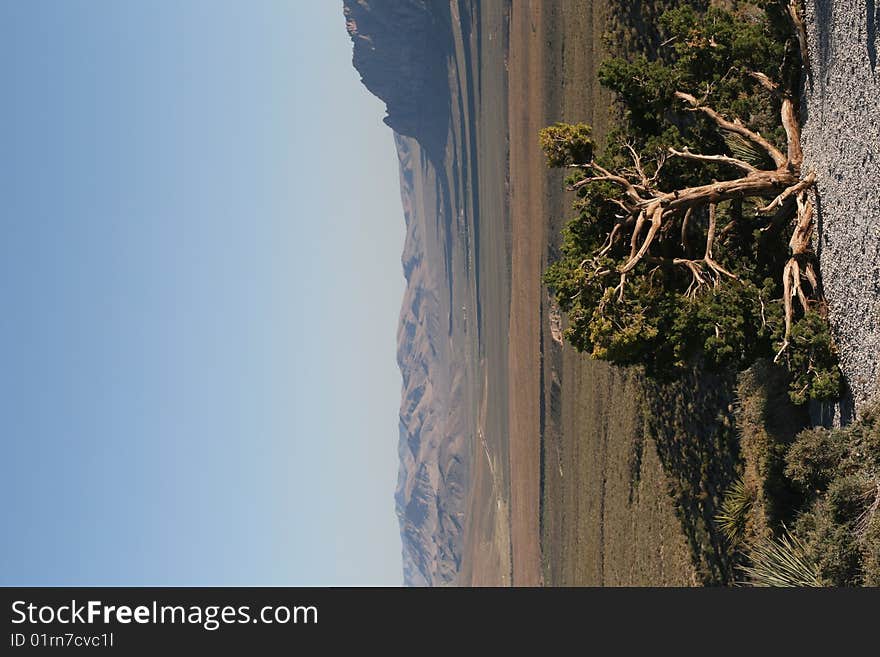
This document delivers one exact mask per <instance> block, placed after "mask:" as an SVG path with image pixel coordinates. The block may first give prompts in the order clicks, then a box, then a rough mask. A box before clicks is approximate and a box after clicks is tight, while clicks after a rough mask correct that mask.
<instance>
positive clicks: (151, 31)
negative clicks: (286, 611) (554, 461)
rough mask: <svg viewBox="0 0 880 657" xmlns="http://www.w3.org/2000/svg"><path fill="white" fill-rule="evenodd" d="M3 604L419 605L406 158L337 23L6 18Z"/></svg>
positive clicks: (126, 8)
mask: <svg viewBox="0 0 880 657" xmlns="http://www.w3.org/2000/svg"><path fill="white" fill-rule="evenodd" d="M0 26H2V27H0V31H2V32H0V34H2V38H0V79H2V80H3V85H4V89H3V100H2V103H0V145H2V155H0V192H2V193H0V206H2V210H0V222H2V234H0V301H2V311H0V357H2V368H0V422H2V424H0V431H2V444H3V456H2V460H0V495H2V499H3V505H2V511H0V514H2V516H0V519H2V526H3V540H2V541H0V559H2V565H0V576H2V580H0V584H7V585H8V584H20V585H50V584H58V585H65V584H73V585H76V584H80V585H84V584H91V585H125V584H129V585H163V584H164V585H247V584H250V585H337V584H399V583H401V582H402V574H401V565H400V537H399V532H398V527H397V520H396V517H395V515H394V500H393V492H394V486H395V484H396V478H397V437H398V424H397V411H398V405H399V403H400V375H399V372H398V370H397V366H396V361H395V348H396V331H397V318H398V312H399V306H400V300H401V296H402V293H403V284H404V281H403V276H402V272H401V267H400V253H401V249H402V244H403V215H402V211H401V207H400V193H399V187H398V178H397V158H396V155H395V152H394V146H393V140H392V135H391V132H390V130H389V129H388V128H387V127H385V126H384V125H383V124H382V123H381V118H382V116H383V114H384V108H383V106H382V104H381V103H380V102H379V101H378V100H377V99H375V98H374V97H372V96H371V95H369V93H368V92H367V91H366V90H365V89H364V88H363V86H362V85H361V84H360V81H359V77H358V75H357V73H356V71H355V70H354V69H353V68H352V66H351V43H350V40H349V38H348V35H347V34H346V32H345V23H344V19H343V15H342V4H341V2H331V1H329V0H311V1H309V2H293V1H290V0H258V1H255V2H245V1H244V0H238V1H231V0H228V1H227V0H186V1H178V0H161V1H160V0H155V1H149V2H148V1H147V0H139V1H135V0H66V1H65V2H54V1H48V0H18V1H15V0H6V1H4V2H0Z"/></svg>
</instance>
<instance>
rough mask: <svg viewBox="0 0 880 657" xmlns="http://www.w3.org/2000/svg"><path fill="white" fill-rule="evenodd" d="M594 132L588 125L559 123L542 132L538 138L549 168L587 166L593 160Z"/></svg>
mask: <svg viewBox="0 0 880 657" xmlns="http://www.w3.org/2000/svg"><path fill="white" fill-rule="evenodd" d="M592 131H593V130H592V128H591V127H590V126H588V125H587V124H586V123H577V124H570V123H557V124H555V125H552V126H549V127H547V128H544V129H543V130H541V131H540V133H539V135H538V137H539V140H540V143H541V149H542V150H543V151H544V154H545V155H546V156H547V166H550V167H565V166H571V165H575V164H585V163H586V162H589V161H590V160H591V159H593V140H592V139H591V138H590V134H591V133H592Z"/></svg>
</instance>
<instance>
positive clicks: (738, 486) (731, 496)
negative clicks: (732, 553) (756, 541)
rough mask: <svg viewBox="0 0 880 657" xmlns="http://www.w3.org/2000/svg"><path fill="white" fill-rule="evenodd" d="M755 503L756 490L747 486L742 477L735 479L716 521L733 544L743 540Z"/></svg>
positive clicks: (725, 496)
mask: <svg viewBox="0 0 880 657" xmlns="http://www.w3.org/2000/svg"><path fill="white" fill-rule="evenodd" d="M754 503H755V490H754V489H752V488H751V487H749V486H746V484H745V482H744V481H743V480H742V479H738V480H737V481H735V482H734V483H733V484H732V485H731V487H730V488H729V489H728V490H727V493H726V494H725V495H724V500H723V501H722V503H721V511H720V512H719V513H718V515H717V516H715V522H716V523H717V524H718V526H719V527H720V529H721V531H722V533H723V534H724V536H725V537H726V538H727V540H728V541H729V542H730V544H731V545H736V544H737V543H739V542H740V541H741V540H742V538H743V534H744V533H745V529H746V523H747V522H748V518H749V512H750V511H751V510H752V506H753V505H754Z"/></svg>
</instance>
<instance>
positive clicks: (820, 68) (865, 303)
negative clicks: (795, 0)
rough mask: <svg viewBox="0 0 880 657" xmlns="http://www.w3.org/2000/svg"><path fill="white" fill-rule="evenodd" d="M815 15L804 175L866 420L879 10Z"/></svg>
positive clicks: (878, 246) (824, 7) (819, 7)
mask: <svg viewBox="0 0 880 657" xmlns="http://www.w3.org/2000/svg"><path fill="white" fill-rule="evenodd" d="M806 5H807V6H806V10H807V14H806V18H807V25H808V45H809V53H810V57H809V59H810V66H809V74H808V79H807V83H806V88H805V111H806V117H807V119H806V122H805V125H804V133H803V141H804V151H805V157H806V162H805V167H806V170H807V171H810V170H814V171H815V172H816V173H817V175H818V199H817V205H818V208H819V220H818V250H819V257H820V261H821V270H822V277H823V281H824V285H825V293H826V296H827V297H828V300H829V303H830V316H831V323H832V326H833V328H834V334H835V336H836V337H837V341H838V347H839V349H840V357H841V367H842V369H843V371H844V374H845V375H846V377H847V379H848V381H849V383H850V386H851V388H852V396H853V400H854V402H855V408H856V410H858V409H859V408H860V407H862V406H864V404H865V403H866V402H867V401H868V400H869V399H870V398H871V397H872V396H873V395H874V394H876V391H877V383H878V377H880V194H878V189H877V181H878V180H880V121H878V111H877V110H878V98H880V77H878V74H880V71H878V68H877V66H878V62H877V51H878V47H880V40H878V35H880V33H878V28H880V5H878V4H875V0H807V2H806ZM844 414H846V410H844Z"/></svg>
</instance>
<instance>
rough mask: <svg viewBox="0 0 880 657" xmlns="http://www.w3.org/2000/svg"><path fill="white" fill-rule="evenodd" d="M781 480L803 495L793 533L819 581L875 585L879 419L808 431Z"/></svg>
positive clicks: (874, 415) (879, 538)
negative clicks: (786, 477)
mask: <svg viewBox="0 0 880 657" xmlns="http://www.w3.org/2000/svg"><path fill="white" fill-rule="evenodd" d="M785 460H786V475H787V476H788V477H789V478H790V479H791V480H792V481H793V482H794V484H795V485H797V486H798V487H799V488H800V490H801V493H802V495H803V499H804V502H803V508H802V509H801V511H800V513H799V514H798V515H797V519H796V521H795V524H794V527H793V531H794V532H796V533H797V535H798V536H799V537H801V539H802V540H803V542H804V544H805V545H806V549H807V552H808V553H809V554H810V555H811V559H812V560H813V562H814V563H815V564H816V567H817V569H818V572H819V573H820V575H821V577H822V580H823V581H825V582H827V583H828V584H831V585H833V586H859V585H876V584H877V583H878V582H880V512H878V507H880V413H878V410H877V409H876V408H875V409H872V410H870V411H869V412H868V413H866V414H865V415H864V416H863V417H862V418H861V420H860V421H858V422H856V423H853V424H851V425H849V426H847V427H844V428H840V429H831V430H829V429H821V428H817V429H810V430H807V431H804V432H802V433H801V434H799V435H798V437H797V439H796V440H795V442H794V443H793V444H792V446H791V447H790V448H789V450H788V453H787V455H786V458H785Z"/></svg>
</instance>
